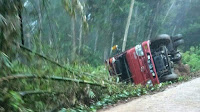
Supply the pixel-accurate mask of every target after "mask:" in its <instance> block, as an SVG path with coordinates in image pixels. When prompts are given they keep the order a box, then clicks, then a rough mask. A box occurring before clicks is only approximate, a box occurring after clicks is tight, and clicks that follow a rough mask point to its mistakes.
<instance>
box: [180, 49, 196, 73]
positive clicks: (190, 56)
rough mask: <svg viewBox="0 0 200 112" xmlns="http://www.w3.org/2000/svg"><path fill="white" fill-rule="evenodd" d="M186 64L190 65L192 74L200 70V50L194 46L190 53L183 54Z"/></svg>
mask: <svg viewBox="0 0 200 112" xmlns="http://www.w3.org/2000/svg"><path fill="white" fill-rule="evenodd" d="M182 61H183V63H184V64H188V65H189V66H190V68H191V71H192V72H195V71H198V70H200V64H199V63H200V48H199V46H197V47H194V46H192V47H191V48H190V50H189V51H187V52H185V53H183V59H182Z"/></svg>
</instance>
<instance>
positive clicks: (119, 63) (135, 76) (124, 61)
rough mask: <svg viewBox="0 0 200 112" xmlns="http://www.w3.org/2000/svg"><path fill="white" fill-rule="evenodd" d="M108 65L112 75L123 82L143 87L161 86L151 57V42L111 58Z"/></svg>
mask: <svg viewBox="0 0 200 112" xmlns="http://www.w3.org/2000/svg"><path fill="white" fill-rule="evenodd" d="M107 64H108V65H109V72H110V74H111V75H118V76H119V77H120V80H121V81H125V82H133V83H134V84H142V85H145V84H147V83H150V84H151V83H152V84H153V85H155V84H159V80H158V76H157V73H156V69H155V65H154V61H153V58H152V56H151V50H150V41H145V42H143V43H142V44H141V45H137V46H135V47H133V48H131V49H129V50H127V51H125V52H123V53H120V54H118V55H115V56H114V57H111V58H110V59H109V60H107Z"/></svg>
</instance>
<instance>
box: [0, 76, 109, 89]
mask: <svg viewBox="0 0 200 112" xmlns="http://www.w3.org/2000/svg"><path fill="white" fill-rule="evenodd" d="M34 78H37V79H44V80H55V81H67V82H75V83H81V84H89V85H93V86H100V87H103V88H106V86H104V85H101V84H97V83H93V82H89V81H84V80H77V79H70V78H65V77H58V76H37V75H30V74H28V75H24V74H18V75H12V76H6V77H2V78H0V83H2V82H4V81H9V80H15V79H34Z"/></svg>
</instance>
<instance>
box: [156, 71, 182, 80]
mask: <svg viewBox="0 0 200 112" xmlns="http://www.w3.org/2000/svg"><path fill="white" fill-rule="evenodd" d="M177 79H178V75H177V74H175V73H174V72H172V74H169V75H166V76H163V77H161V78H160V82H165V81H173V80H177Z"/></svg>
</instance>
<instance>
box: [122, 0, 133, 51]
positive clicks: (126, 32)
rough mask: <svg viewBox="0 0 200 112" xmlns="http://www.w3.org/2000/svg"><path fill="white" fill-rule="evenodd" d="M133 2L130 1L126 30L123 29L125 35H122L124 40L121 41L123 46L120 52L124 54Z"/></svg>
mask: <svg viewBox="0 0 200 112" xmlns="http://www.w3.org/2000/svg"><path fill="white" fill-rule="evenodd" d="M134 2H135V0H131V6H130V11H129V15H128V19H127V24H126V29H125V33H124V40H123V45H122V52H124V51H125V49H126V41H127V36H128V30H129V26H130V21H131V17H132V13H133V5H134Z"/></svg>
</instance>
